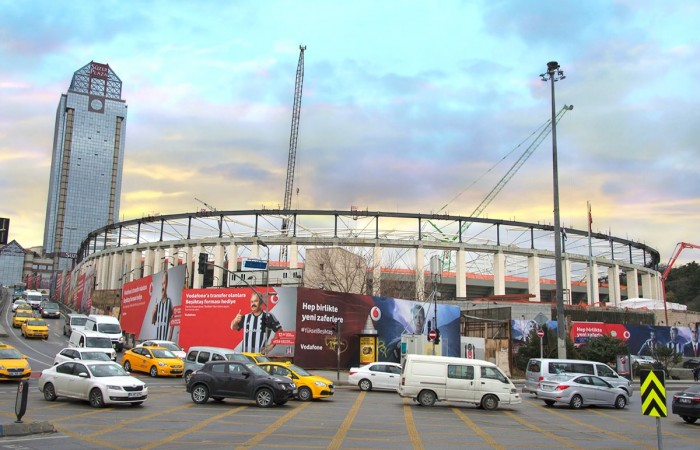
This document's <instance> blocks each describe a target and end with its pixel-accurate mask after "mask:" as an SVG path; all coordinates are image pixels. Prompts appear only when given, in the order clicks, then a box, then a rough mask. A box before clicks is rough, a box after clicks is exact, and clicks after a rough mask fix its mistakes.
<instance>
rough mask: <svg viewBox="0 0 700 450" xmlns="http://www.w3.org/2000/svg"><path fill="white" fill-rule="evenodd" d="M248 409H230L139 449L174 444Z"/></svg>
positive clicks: (242, 407)
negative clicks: (211, 424)
mask: <svg viewBox="0 0 700 450" xmlns="http://www.w3.org/2000/svg"><path fill="white" fill-rule="evenodd" d="M246 409H248V407H247V406H239V407H237V408H233V409H230V410H228V411H226V412H223V413H221V414H217V415H215V416H212V417H210V418H208V419H206V420H200V421H199V422H198V423H197V425H195V426H193V427H189V428H187V429H185V430H182V431H179V432H177V433H173V434H171V435H169V436H168V437H166V438H160V439H158V440H156V441H155V442H153V443H151V444H149V445H144V446H142V447H139V449H144V450H148V449H152V448H156V447H160V446H162V445H166V444H169V443H170V442H172V441H174V440H176V439H179V438H181V437H183V436H187V435H188V434H190V433H194V432H195V431H199V430H201V429H202V428H204V427H205V426H207V425H209V424H210V423H212V422H216V421H218V420H221V419H223V418H225V417H228V416H231V415H233V414H236V413H239V412H241V411H244V410H246Z"/></svg>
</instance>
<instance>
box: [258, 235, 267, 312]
mask: <svg viewBox="0 0 700 450" xmlns="http://www.w3.org/2000/svg"><path fill="white" fill-rule="evenodd" d="M258 245H260V246H262V247H265V250H267V261H266V262H265V298H266V300H270V247H268V246H267V244H266V243H264V242H263V241H261V240H260V239H258ZM266 303H267V302H266ZM267 307H268V308H269V307H270V305H269V304H268V305H267Z"/></svg>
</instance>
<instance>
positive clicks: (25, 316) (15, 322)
mask: <svg viewBox="0 0 700 450" xmlns="http://www.w3.org/2000/svg"><path fill="white" fill-rule="evenodd" d="M32 318H34V313H33V312H31V311H23V310H18V311H17V312H16V313H15V315H14V316H12V327H13V328H21V327H22V324H23V323H24V322H26V321H27V320H29V319H32Z"/></svg>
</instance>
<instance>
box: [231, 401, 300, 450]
mask: <svg viewBox="0 0 700 450" xmlns="http://www.w3.org/2000/svg"><path fill="white" fill-rule="evenodd" d="M310 404H311V402H304V403H302V404H301V406H297V407H295V408H294V409H292V410H291V411H289V412H288V413H286V414H285V415H283V416H282V417H280V418H279V419H277V420H275V421H274V423H272V424H271V425H268V426H267V427H265V429H264V430H262V431H260V432H258V433H255V436H253V437H252V438H251V439H249V440H248V441H246V443H245V444H243V445H237V446H236V449H247V448H253V447H255V446H256V445H257V444H259V443H260V442H261V441H262V440H263V439H265V438H266V437H268V436H270V435H271V434H273V433H274V432H275V431H277V430H278V429H279V428H280V427H281V426H282V425H284V424H286V423H287V422H288V421H289V420H291V419H292V418H293V417H294V416H296V415H297V414H299V413H300V412H301V411H303V410H304V409H305V408H307V407H308V406H309V405H310Z"/></svg>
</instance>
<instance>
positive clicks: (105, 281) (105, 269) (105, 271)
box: [76, 255, 111, 290]
mask: <svg viewBox="0 0 700 450" xmlns="http://www.w3.org/2000/svg"><path fill="white" fill-rule="evenodd" d="M100 261H101V262H102V271H101V272H102V273H101V274H100V281H99V283H98V286H97V288H98V289H99V290H104V289H109V286H110V284H109V277H110V275H111V272H110V265H109V263H110V262H111V261H110V257H109V255H105V256H103V257H101V258H100ZM76 286H77V285H76Z"/></svg>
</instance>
